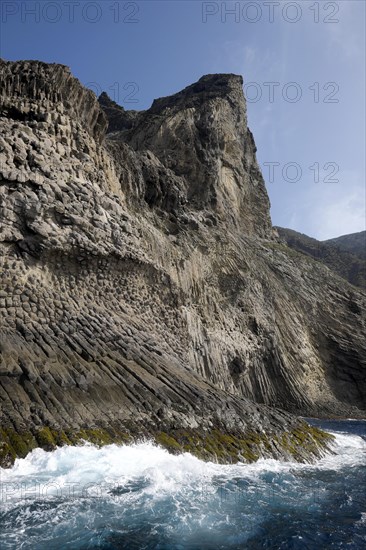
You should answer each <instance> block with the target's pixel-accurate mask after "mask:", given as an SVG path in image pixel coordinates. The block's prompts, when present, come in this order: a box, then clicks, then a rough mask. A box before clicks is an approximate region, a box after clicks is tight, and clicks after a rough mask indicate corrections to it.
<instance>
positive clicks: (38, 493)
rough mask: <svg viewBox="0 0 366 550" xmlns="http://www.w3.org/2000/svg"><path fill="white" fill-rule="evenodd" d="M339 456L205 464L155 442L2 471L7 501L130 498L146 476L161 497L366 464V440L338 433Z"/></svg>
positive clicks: (34, 460)
mask: <svg viewBox="0 0 366 550" xmlns="http://www.w3.org/2000/svg"><path fill="white" fill-rule="evenodd" d="M334 435H335V437H336V440H335V444H334V451H335V454H334V455H327V456H325V457H324V458H322V459H321V460H319V461H317V462H316V463H315V464H311V465H309V464H299V463H295V462H281V461H278V460H273V459H261V460H258V461H257V462H255V463H253V464H235V465H219V464H215V463H213V462H209V463H206V462H203V461H201V460H199V459H198V458H196V457H194V456H192V455H190V454H188V453H185V454H181V455H178V456H175V455H171V454H169V453H168V452H167V451H166V450H164V449H162V448H161V447H159V446H156V445H155V444H153V443H140V444H135V445H129V446H127V445H126V446H118V445H108V446H105V447H102V448H97V447H95V446H93V445H90V444H86V445H85V446H82V447H61V448H58V449H56V450H55V451H53V452H46V451H43V450H41V449H35V450H34V451H32V452H31V453H30V454H29V455H28V456H27V457H26V458H24V459H17V460H16V461H15V464H14V466H13V467H12V468H11V469H5V470H4V469H3V470H1V490H2V502H3V503H4V502H7V503H8V504H9V503H10V502H11V501H13V500H19V498H21V499H26V498H35V497H36V498H37V497H39V498H43V497H45V496H54V497H68V498H70V497H76V496H77V497H80V496H81V497H88V496H93V497H107V496H108V495H111V494H113V492H116V491H117V492H118V488H121V487H123V488H125V492H126V493H129V494H130V496H131V497H133V494H134V485H133V484H134V483H135V482H136V480H139V484H140V485H139V487H140V489H139V492H140V494H141V480H144V481H145V483H144V488H143V492H144V493H145V494H148V495H149V496H150V498H151V497H153V498H154V497H156V498H162V496H164V495H166V494H172V493H175V492H179V491H182V490H184V487H187V488H188V487H190V489H192V488H197V487H198V486H200V485H202V484H205V485H206V486H207V487H210V486H211V487H212V482H213V480H214V479H222V480H231V479H248V480H253V481H254V480H255V479H257V478H258V477H259V476H260V475H262V474H264V473H266V472H269V473H270V472H272V473H273V474H277V473H281V472H283V473H285V472H287V471H288V472H294V473H295V472H296V471H301V470H316V469H322V470H340V469H342V468H349V467H350V466H357V465H360V464H366V441H364V440H363V439H362V438H361V437H358V436H355V435H343V434H339V433H337V434H334Z"/></svg>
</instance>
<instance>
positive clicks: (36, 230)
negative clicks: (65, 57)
mask: <svg viewBox="0 0 366 550" xmlns="http://www.w3.org/2000/svg"><path fill="white" fill-rule="evenodd" d="M0 84H1V88H0V89H1V92H0V93H1V106H0V117H1V118H0V123H1V137H0V172H1V174H0V201H1V203H0V209H1V210H0V248H1V260H0V261H1V275H0V284H1V286H0V289H1V290H0V312H1V326H0V330H1V340H0V342H1V343H0V346H1V355H0V405H1V409H0V418H1V426H2V431H1V434H0V439H1V438H2V441H3V443H2V447H1V449H2V450H1V452H2V461H3V463H7V462H9V461H10V460H11V458H14V454H16V453H18V454H20V455H21V454H25V453H26V452H27V450H29V449H30V448H32V446H35V445H37V444H42V445H43V446H46V448H47V446H49V447H52V445H54V444H56V443H62V442H70V441H71V442H75V441H76V440H77V439H78V437H79V438H83V437H84V438H91V439H92V440H95V441H99V440H100V441H102V440H103V441H110V440H118V439H124V438H127V439H128V438H131V437H135V436H137V435H139V434H143V435H147V436H153V437H155V438H156V439H157V440H158V441H160V442H161V443H162V444H165V445H166V446H167V447H169V448H170V449H172V450H181V449H185V450H190V451H191V452H195V453H196V454H200V453H201V454H200V456H203V457H204V458H207V457H211V458H212V457H216V458H217V459H218V460H221V461H225V460H229V459H230V460H238V459H243V460H244V459H247V460H254V459H255V458H257V457H258V456H277V457H290V456H292V457H295V458H296V459H298V460H309V459H311V458H313V457H314V456H319V454H321V452H322V451H321V449H322V445H324V441H322V436H321V435H320V434H319V433H317V432H312V431H311V429H309V428H308V427H307V426H306V425H305V424H304V423H303V422H302V421H300V420H299V419H297V418H296V417H294V416H292V415H290V414H289V412H291V413H300V414H302V415H320V416H321V415H334V414H336V415H337V414H338V415H347V416H350V415H352V416H364V415H365V409H366V384H365V342H364V339H363V331H364V328H365V326H364V325H365V316H364V311H365V298H366V297H365V294H364V293H363V292H362V291H361V290H358V289H356V288H354V287H351V286H350V285H349V284H348V283H347V282H346V281H343V280H341V279H339V278H338V277H337V276H335V275H334V274H332V273H331V272H330V271H329V270H328V269H327V268H325V267H324V266H322V265H320V264H319V263H317V262H315V261H313V260H311V259H310V258H307V257H305V256H303V255H302V254H298V253H296V252H295V251H293V250H291V249H289V248H288V247H287V246H286V245H285V244H283V243H282V242H281V241H279V240H278V238H277V237H276V234H275V232H273V230H272V226H271V222H270V216H269V201H268V197H267V193H266V189H265V185H264V181H263V178H262V175H261V173H260V170H259V167H258V164H257V161H256V158H255V151H256V149H255V144H254V140H253V137H252V134H251V133H250V130H249V129H248V127H247V121H246V114H245V100H244V96H243V92H242V79H241V77H238V76H235V75H208V76H205V77H203V78H202V79H201V80H200V81H199V82H198V83H196V84H194V85H192V86H189V87H188V88H186V89H185V90H183V91H182V92H180V93H178V94H176V95H174V96H171V97H169V98H162V99H159V100H156V101H155V102H154V103H153V105H152V107H151V109H149V110H147V111H142V112H132V113H131V112H126V111H124V110H123V109H122V108H120V107H118V105H116V104H113V102H111V101H110V100H109V98H108V97H107V96H106V95H105V94H103V95H102V97H101V98H100V105H99V104H98V101H97V99H96V98H95V96H94V94H93V93H92V92H90V91H88V90H85V89H84V88H83V87H82V86H81V84H80V83H79V82H78V81H77V80H76V79H75V78H73V77H72V76H71V74H70V71H69V69H68V68H67V67H64V66H61V65H47V64H44V63H40V62H35V61H22V62H4V61H1V62H0ZM107 116H109V117H110V119H111V130H112V131H109V130H107V124H108V122H107ZM106 132H107V133H106ZM270 407H280V408H282V409H285V410H287V411H288V412H283V411H279V410H276V409H272V408H270ZM225 434H226V435H225ZM225 437H226V439H225ZM199 451H200V452H199Z"/></svg>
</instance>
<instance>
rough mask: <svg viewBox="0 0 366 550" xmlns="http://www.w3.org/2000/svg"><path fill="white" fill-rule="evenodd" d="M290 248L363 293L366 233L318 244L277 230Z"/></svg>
mask: <svg viewBox="0 0 366 550" xmlns="http://www.w3.org/2000/svg"><path fill="white" fill-rule="evenodd" d="M276 230H277V231H278V234H279V236H280V237H281V239H283V240H284V242H285V243H286V244H288V246H289V247H291V248H293V249H294V250H297V251H298V252H301V253H303V254H306V255H307V256H310V257H311V258H314V259H315V260H318V261H319V262H321V263H323V264H324V265H326V266H327V267H328V268H329V269H331V270H332V271H334V273H336V274H337V275H339V276H340V277H343V278H344V279H346V280H347V281H349V282H350V283H351V284H353V285H355V286H358V287H360V288H362V289H363V290H366V232H365V231H363V232H361V233H353V234H352V235H344V236H343V237H338V238H336V239H330V240H328V241H317V240H316V239H313V238H311V237H308V236H307V235H304V234H302V233H298V232H297V231H293V230H292V229H284V228H283V227H276Z"/></svg>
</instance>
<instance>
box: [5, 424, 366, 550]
mask: <svg viewBox="0 0 366 550" xmlns="http://www.w3.org/2000/svg"><path fill="white" fill-rule="evenodd" d="M307 420H308V421H309V422H311V423H312V424H314V425H316V426H319V427H321V428H323V429H325V430H327V431H329V432H331V433H333V434H334V435H335V437H336V439H335V443H334V445H333V454H329V455H327V456H325V457H324V458H322V459H320V460H318V461H317V462H316V463H315V464H298V463H296V462H280V461H277V460H273V459H270V460H259V461H258V462H256V463H253V464H235V465H219V464H215V463H212V462H209V463H206V462H202V461H200V460H198V459H197V458H195V457H194V456H192V455H190V454H183V455H179V456H174V455H171V454H169V453H168V452H167V451H165V450H164V449H162V448H160V447H158V446H156V445H154V444H153V443H151V442H141V443H139V444H134V445H130V446H117V445H108V446H105V447H102V448H97V447H95V446H93V445H90V444H85V446H81V447H61V448H58V449H56V450H55V451H53V452H45V451H43V450H41V449H36V450H34V451H33V452H32V453H30V454H29V455H28V456H27V457H26V458H24V459H18V460H16V462H15V464H14V466H13V467H12V468H11V469H1V473H0V476H1V478H0V490H1V502H0V505H1V512H0V548H1V550H10V549H16V550H18V549H23V550H25V549H34V550H58V549H73V550H79V549H80V550H81V549H83V550H86V549H90V550H91V549H93V550H94V549H97V548H98V549H103V550H107V549H108V550H114V549H116V550H117V549H128V550H134V549H138V550H140V549H146V550H147V549H159V550H171V549H175V550H186V549H187V550H188V549H189V550H204V549H212V550H213V549H251V550H257V549H258V550H259V549H271V550H272V549H273V550H279V549H284V550H288V549H296V550H300V549H308V550H322V549H328V548H329V549H332V550H333V549H349V550H365V549H366V421H365V420H342V421H338V420H337V421H335V420H329V421H324V420H322V421H319V420H314V419H307Z"/></svg>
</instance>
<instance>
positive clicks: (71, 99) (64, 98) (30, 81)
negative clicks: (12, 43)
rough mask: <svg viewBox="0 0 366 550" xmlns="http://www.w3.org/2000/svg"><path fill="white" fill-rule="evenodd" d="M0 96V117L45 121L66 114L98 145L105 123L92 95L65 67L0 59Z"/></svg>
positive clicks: (103, 115) (55, 64)
mask: <svg viewBox="0 0 366 550" xmlns="http://www.w3.org/2000/svg"><path fill="white" fill-rule="evenodd" d="M0 97H1V115H2V116H8V117H9V118H12V119H18V120H22V121H25V120H36V121H43V120H45V121H46V120H48V118H50V117H52V115H54V116H60V115H62V114H67V115H69V116H70V117H72V118H73V119H76V120H78V121H79V122H80V123H81V125H82V126H83V127H84V128H85V129H86V130H87V131H88V132H89V133H90V134H91V135H92V136H93V137H94V138H95V139H96V141H98V142H99V143H100V142H101V141H102V140H103V138H104V135H105V131H106V128H107V125H108V123H107V120H106V116H105V114H104V113H103V111H102V109H101V108H100V106H99V104H98V101H97V98H96V96H95V94H94V92H92V91H91V90H88V89H87V88H84V87H83V86H82V84H81V83H80V82H79V80H78V79H77V78H75V77H74V76H72V74H71V71H70V69H69V67H67V66H66V65H60V64H57V63H43V62H41V61H30V60H25V61H4V60H0Z"/></svg>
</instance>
